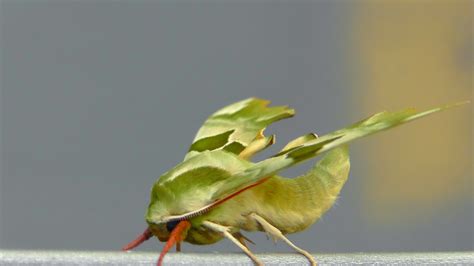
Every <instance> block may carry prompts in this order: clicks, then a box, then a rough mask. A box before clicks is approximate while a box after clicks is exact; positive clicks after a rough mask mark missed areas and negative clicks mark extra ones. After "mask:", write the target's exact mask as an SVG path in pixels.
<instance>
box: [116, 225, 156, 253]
mask: <svg viewBox="0 0 474 266" xmlns="http://www.w3.org/2000/svg"><path fill="white" fill-rule="evenodd" d="M152 236H153V234H152V233H151V231H150V229H149V228H147V229H145V231H144V232H143V233H142V234H141V235H139V236H138V237H137V238H136V239H135V240H133V241H132V242H130V243H128V244H127V245H125V246H124V247H123V248H122V250H123V251H128V250H131V249H134V248H136V247H138V246H139V245H140V244H141V243H143V242H145V241H147V240H148V239H150V237H152Z"/></svg>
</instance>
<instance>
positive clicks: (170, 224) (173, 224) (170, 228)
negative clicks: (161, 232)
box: [166, 221, 179, 232]
mask: <svg viewBox="0 0 474 266" xmlns="http://www.w3.org/2000/svg"><path fill="white" fill-rule="evenodd" d="M178 223H179V221H170V222H167V223H166V230H168V232H171V231H173V230H174V228H175V227H176V226H177V225H178Z"/></svg>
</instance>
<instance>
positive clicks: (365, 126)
mask: <svg viewBox="0 0 474 266" xmlns="http://www.w3.org/2000/svg"><path fill="white" fill-rule="evenodd" d="M458 105H460V104H453V105H447V106H443V107H438V108H434V109H430V110H427V111H424V112H417V111H415V110H414V109H407V110H404V111H400V112H381V113H378V114H375V115H373V116H371V117H369V118H367V119H364V120H361V121H359V122H357V123H355V124H353V125H351V126H349V127H346V128H344V129H340V130H337V131H335V132H332V133H329V134H327V135H324V136H322V137H320V138H314V137H309V136H308V135H306V137H305V136H303V137H300V138H298V139H296V140H294V141H292V142H291V143H289V144H288V145H287V146H286V147H285V148H284V149H283V150H282V151H281V152H280V153H278V154H276V155H275V156H273V157H271V158H269V159H266V160H264V161H261V162H258V163H256V164H254V165H253V166H250V167H249V168H247V169H246V170H244V171H242V172H240V173H238V174H236V175H234V176H233V177H232V178H229V179H227V180H226V182H225V184H224V185H223V186H222V187H221V189H220V190H219V191H218V193H217V194H216V195H214V198H222V197H226V195H229V194H231V193H233V192H234V191H238V190H240V189H242V188H245V187H247V186H250V185H252V184H255V183H257V182H259V181H260V180H262V179H264V178H266V177H268V176H272V175H274V174H276V173H277V172H278V171H280V170H282V169H285V168H288V167H290V166H292V165H295V164H297V163H300V162H302V161H305V160H307V159H310V158H312V157H315V156H317V155H318V154H321V153H323V152H325V151H328V150H331V149H333V148H335V147H338V146H340V145H342V144H345V143H348V142H350V141H353V140H355V139H358V138H361V137H364V136H367V135H370V134H373V133H376V132H379V131H382V130H386V129H389V128H392V127H395V126H398V125H401V124H404V123H406V122H409V121H412V120H415V119H418V118H421V117H424V116H426V115H429V114H432V113H435V112H438V111H441V110H445V109H447V108H450V107H454V106H458Z"/></svg>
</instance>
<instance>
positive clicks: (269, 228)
mask: <svg viewBox="0 0 474 266" xmlns="http://www.w3.org/2000/svg"><path fill="white" fill-rule="evenodd" d="M249 216H250V217H251V218H252V219H254V220H255V221H257V223H258V224H260V225H261V226H262V228H263V230H264V231H265V232H266V233H267V234H268V235H270V236H271V237H272V238H273V240H274V241H276V240H277V239H281V240H283V241H285V242H286V243H287V244H288V245H289V246H290V247H292V248H293V249H294V250H296V251H297V252H299V253H301V254H302V255H303V256H305V257H306V258H308V260H309V262H310V263H311V265H313V266H314V265H316V261H315V260H314V258H313V256H311V254H310V253H309V252H308V251H306V250H303V249H301V248H299V247H297V246H296V245H295V244H293V243H292V242H291V241H290V240H289V239H288V238H286V237H285V236H284V235H283V233H282V232H281V231H280V230H278V228H276V227H275V226H273V225H271V224H270V223H269V222H267V221H266V220H265V219H263V217H261V216H259V215H258V214H256V213H252V214H250V215H249Z"/></svg>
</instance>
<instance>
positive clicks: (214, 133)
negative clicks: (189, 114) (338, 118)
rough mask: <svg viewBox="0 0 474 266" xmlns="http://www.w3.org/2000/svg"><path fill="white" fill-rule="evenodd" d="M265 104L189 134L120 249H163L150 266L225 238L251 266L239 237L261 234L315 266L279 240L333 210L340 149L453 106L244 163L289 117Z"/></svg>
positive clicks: (306, 140) (242, 107) (341, 165)
mask: <svg viewBox="0 0 474 266" xmlns="http://www.w3.org/2000/svg"><path fill="white" fill-rule="evenodd" d="M268 104H269V101H267V100H262V99H257V98H250V99H246V100H243V101H240V102H237V103H234V104H231V105H229V106H227V107H224V108H222V109H221V110H219V111H217V112H216V113H214V114H213V115H211V116H210V117H209V118H208V119H207V120H206V121H205V122H204V124H203V126H202V127H201V128H200V129H199V131H198V132H197V135H196V137H195V139H194V141H193V143H192V144H191V147H190V148H189V151H188V153H187V154H186V156H185V158H184V161H183V162H181V163H180V164H178V165H177V166H176V167H174V168H172V169H171V170H169V171H168V172H166V173H164V174H163V175H162V176H160V178H159V179H158V180H157V181H156V182H155V183H154V185H153V188H152V190H151V196H150V203H149V206H148V210H147V213H146V215H145V219H146V222H147V224H148V227H147V228H146V230H145V231H144V232H143V233H142V234H141V235H140V236H139V237H138V238H137V239H135V240H134V241H132V242H131V243H130V244H128V245H126V246H125V247H124V248H123V250H130V249H132V248H134V247H136V246H138V245H139V244H141V243H142V242H143V241H145V240H147V239H149V238H150V237H152V236H156V237H157V238H158V239H159V240H160V241H163V242H165V241H166V245H165V247H164V248H163V251H162V252H161V254H160V258H159V260H158V265H161V263H162V261H163V258H164V255H165V254H166V253H167V252H168V250H169V249H170V248H172V247H173V246H174V245H175V244H176V245H177V250H178V251H179V250H180V243H181V242H182V241H186V242H189V243H191V244H199V245H202V244H212V243H215V242H217V241H219V240H221V239H223V238H224V237H225V238H228V239H229V240H231V241H232V242H234V243H235V244H236V245H237V246H238V247H240V248H241V249H242V250H243V251H244V252H245V253H246V254H247V255H248V256H249V257H250V258H251V259H252V260H253V261H254V262H255V263H256V264H257V265H262V263H261V262H260V260H259V259H258V258H257V257H256V256H255V255H254V254H253V253H252V252H251V251H250V250H249V249H248V247H247V245H246V241H250V240H248V239H247V238H246V237H245V236H244V235H243V234H242V233H241V230H244V231H264V232H266V233H267V234H268V235H269V236H271V237H272V238H273V239H274V240H275V241H276V240H277V239H280V240H283V241H285V242H286V243H287V244H288V245H290V246H291V247H292V248H293V249H295V250H296V251H297V252H299V253H301V254H302V255H304V256H305V257H307V258H308V260H309V262H310V263H311V264H313V265H314V264H316V262H315V260H314V258H313V257H312V256H311V254H309V253H308V252H307V251H305V250H303V249H301V248H299V247H297V246H296V245H294V244H293V243H292V242H290V240H288V239H287V238H286V236H285V235H286V234H291V233H295V232H298V231H301V230H304V229H306V228H308V227H309V226H311V225H312V224H313V223H315V222H316V221H317V220H318V219H319V218H320V217H321V216H322V215H323V214H324V213H325V212H326V211H327V210H328V209H329V208H331V206H332V205H333V204H334V201H335V200H336V198H337V196H338V194H339V192H340V190H341V188H342V186H343V185H344V183H345V182H346V180H347V177H348V174H349V168H350V164H349V153H348V148H347V145H346V144H347V143H349V142H350V141H352V140H355V139H357V138H360V137H364V136H367V135H370V134H372V133H375V132H378V131H382V130H385V129H389V128H392V127H395V126H397V125H400V124H403V123H406V122H409V121H412V120H415V119H417V118H420V117H424V116H426V115H428V114H431V113H435V112H438V111H441V110H444V109H446V108H449V107H452V106H456V105H459V104H454V105H449V106H443V107H438V108H434V109H431V110H427V111H424V112H417V111H415V110H414V109H407V110H403V111H399V112H381V113H377V114H375V115H373V116H371V117H369V118H367V119H364V120H361V121H359V122H357V123H355V124H353V125H350V126H348V127H346V128H343V129H340V130H337V131H334V132H332V133H329V134H327V135H324V136H321V137H318V136H317V135H316V134H307V135H303V136H301V137H299V138H296V139H294V140H292V141H290V142H289V143H288V144H287V145H286V146H284V147H283V148H282V149H281V151H280V152H278V153H277V154H275V155H274V156H271V157H270V158H268V159H266V160H263V161H260V162H256V163H254V162H252V161H251V160H250V159H251V158H252V156H253V155H255V154H256V153H257V152H259V151H261V150H263V149H265V148H267V147H268V146H270V145H272V144H274V143H275V136H274V135H271V136H265V135H263V131H264V129H265V128H266V127H267V126H269V125H270V124H271V123H273V122H276V121H278V120H281V119H284V118H289V117H292V116H293V115H294V114H295V111H294V110H293V109H291V108H289V107H287V106H275V107H268ZM326 151H327V153H325V155H324V156H323V157H322V158H321V160H319V162H318V163H316V164H315V165H314V166H313V167H312V168H311V169H310V170H309V171H308V172H307V173H306V174H304V175H302V176H299V177H296V178H284V177H281V176H279V175H278V172H279V171H281V170H283V169H285V168H288V167H291V166H293V165H295V164H297V163H300V162H302V161H305V160H308V159H311V158H313V157H315V156H317V155H319V154H321V153H324V152H326Z"/></svg>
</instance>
